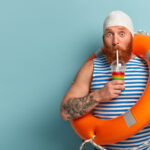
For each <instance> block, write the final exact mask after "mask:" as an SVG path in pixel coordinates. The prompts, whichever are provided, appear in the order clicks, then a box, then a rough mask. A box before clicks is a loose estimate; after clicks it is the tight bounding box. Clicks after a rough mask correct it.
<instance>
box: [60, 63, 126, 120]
mask: <svg viewBox="0 0 150 150" xmlns="http://www.w3.org/2000/svg"><path fill="white" fill-rule="evenodd" d="M92 73H93V62H86V63H85V64H84V65H83V67H82V68H81V69H80V71H79V73H78V74H77V76H76V79H75V81H74V83H73V84H72V86H71V88H70V89H69V91H68V92H67V94H66V95H65V97H64V99H63V101H62V104H61V111H60V113H61V116H62V118H63V119H64V120H70V119H75V118H79V117H81V116H83V115H84V114H86V113H88V112H90V111H91V110H92V109H93V108H94V107H95V106H96V105H98V104H99V103H100V102H103V101H105V102H106V101H109V100H111V99H113V98H116V97H118V96H119V94H120V93H121V90H123V89H124V81H121V80H120V81H119V80H113V81H109V82H108V83H107V84H106V85H105V86H104V87H103V88H101V89H99V90H96V91H93V92H91V93H90V91H89V89H90V85H91V80H92Z"/></svg>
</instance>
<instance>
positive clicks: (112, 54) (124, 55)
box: [104, 40, 132, 63]
mask: <svg viewBox="0 0 150 150" xmlns="http://www.w3.org/2000/svg"><path fill="white" fill-rule="evenodd" d="M116 50H118V54H119V60H122V61H124V62H125V63H127V62H128V61H129V59H130V58H131V54H132V40H131V42H130V43H129V44H128V45H127V47H126V48H122V47H120V46H118V45H117V46H113V47H111V48H108V47H107V45H106V44H105V42H104V53H105V55H106V57H107V61H108V62H109V63H112V62H113V61H114V60H116Z"/></svg>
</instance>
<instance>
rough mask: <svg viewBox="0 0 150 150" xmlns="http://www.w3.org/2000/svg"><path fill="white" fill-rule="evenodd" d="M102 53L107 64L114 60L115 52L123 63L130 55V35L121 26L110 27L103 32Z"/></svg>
mask: <svg viewBox="0 0 150 150" xmlns="http://www.w3.org/2000/svg"><path fill="white" fill-rule="evenodd" d="M103 41H104V52H105V54H106V56H107V61H108V62H110V63H111V62H113V61H114V60H116V50H118V52H119V59H120V60H122V61H124V62H125V63H126V62H128V60H129V59H130V58H131V54H132V35H131V33H130V31H129V30H128V29H127V28H125V27H123V26H112V27H109V28H107V29H106V30H105V32H104V35H103Z"/></svg>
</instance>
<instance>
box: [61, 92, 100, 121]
mask: <svg viewBox="0 0 150 150" xmlns="http://www.w3.org/2000/svg"><path fill="white" fill-rule="evenodd" d="M98 103H99V101H97V100H95V99H94V97H93V95H92V94H89V95H87V96H84V97H81V98H69V99H68V101H67V102H66V103H65V104H64V105H62V109H63V110H64V112H65V114H66V119H67V120H70V119H75V118H79V117H81V116H83V115H84V114H86V113H87V112H89V111H91V110H92V109H93V108H94V107H95V106H96V105H97V104H98Z"/></svg>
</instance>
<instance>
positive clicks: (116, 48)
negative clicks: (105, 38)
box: [111, 45, 126, 52]
mask: <svg viewBox="0 0 150 150" xmlns="http://www.w3.org/2000/svg"><path fill="white" fill-rule="evenodd" d="M111 50H112V51H115V52H116V51H117V50H118V51H125V50H126V49H124V48H122V47H121V46H119V45H116V46H112V47H111Z"/></svg>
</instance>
